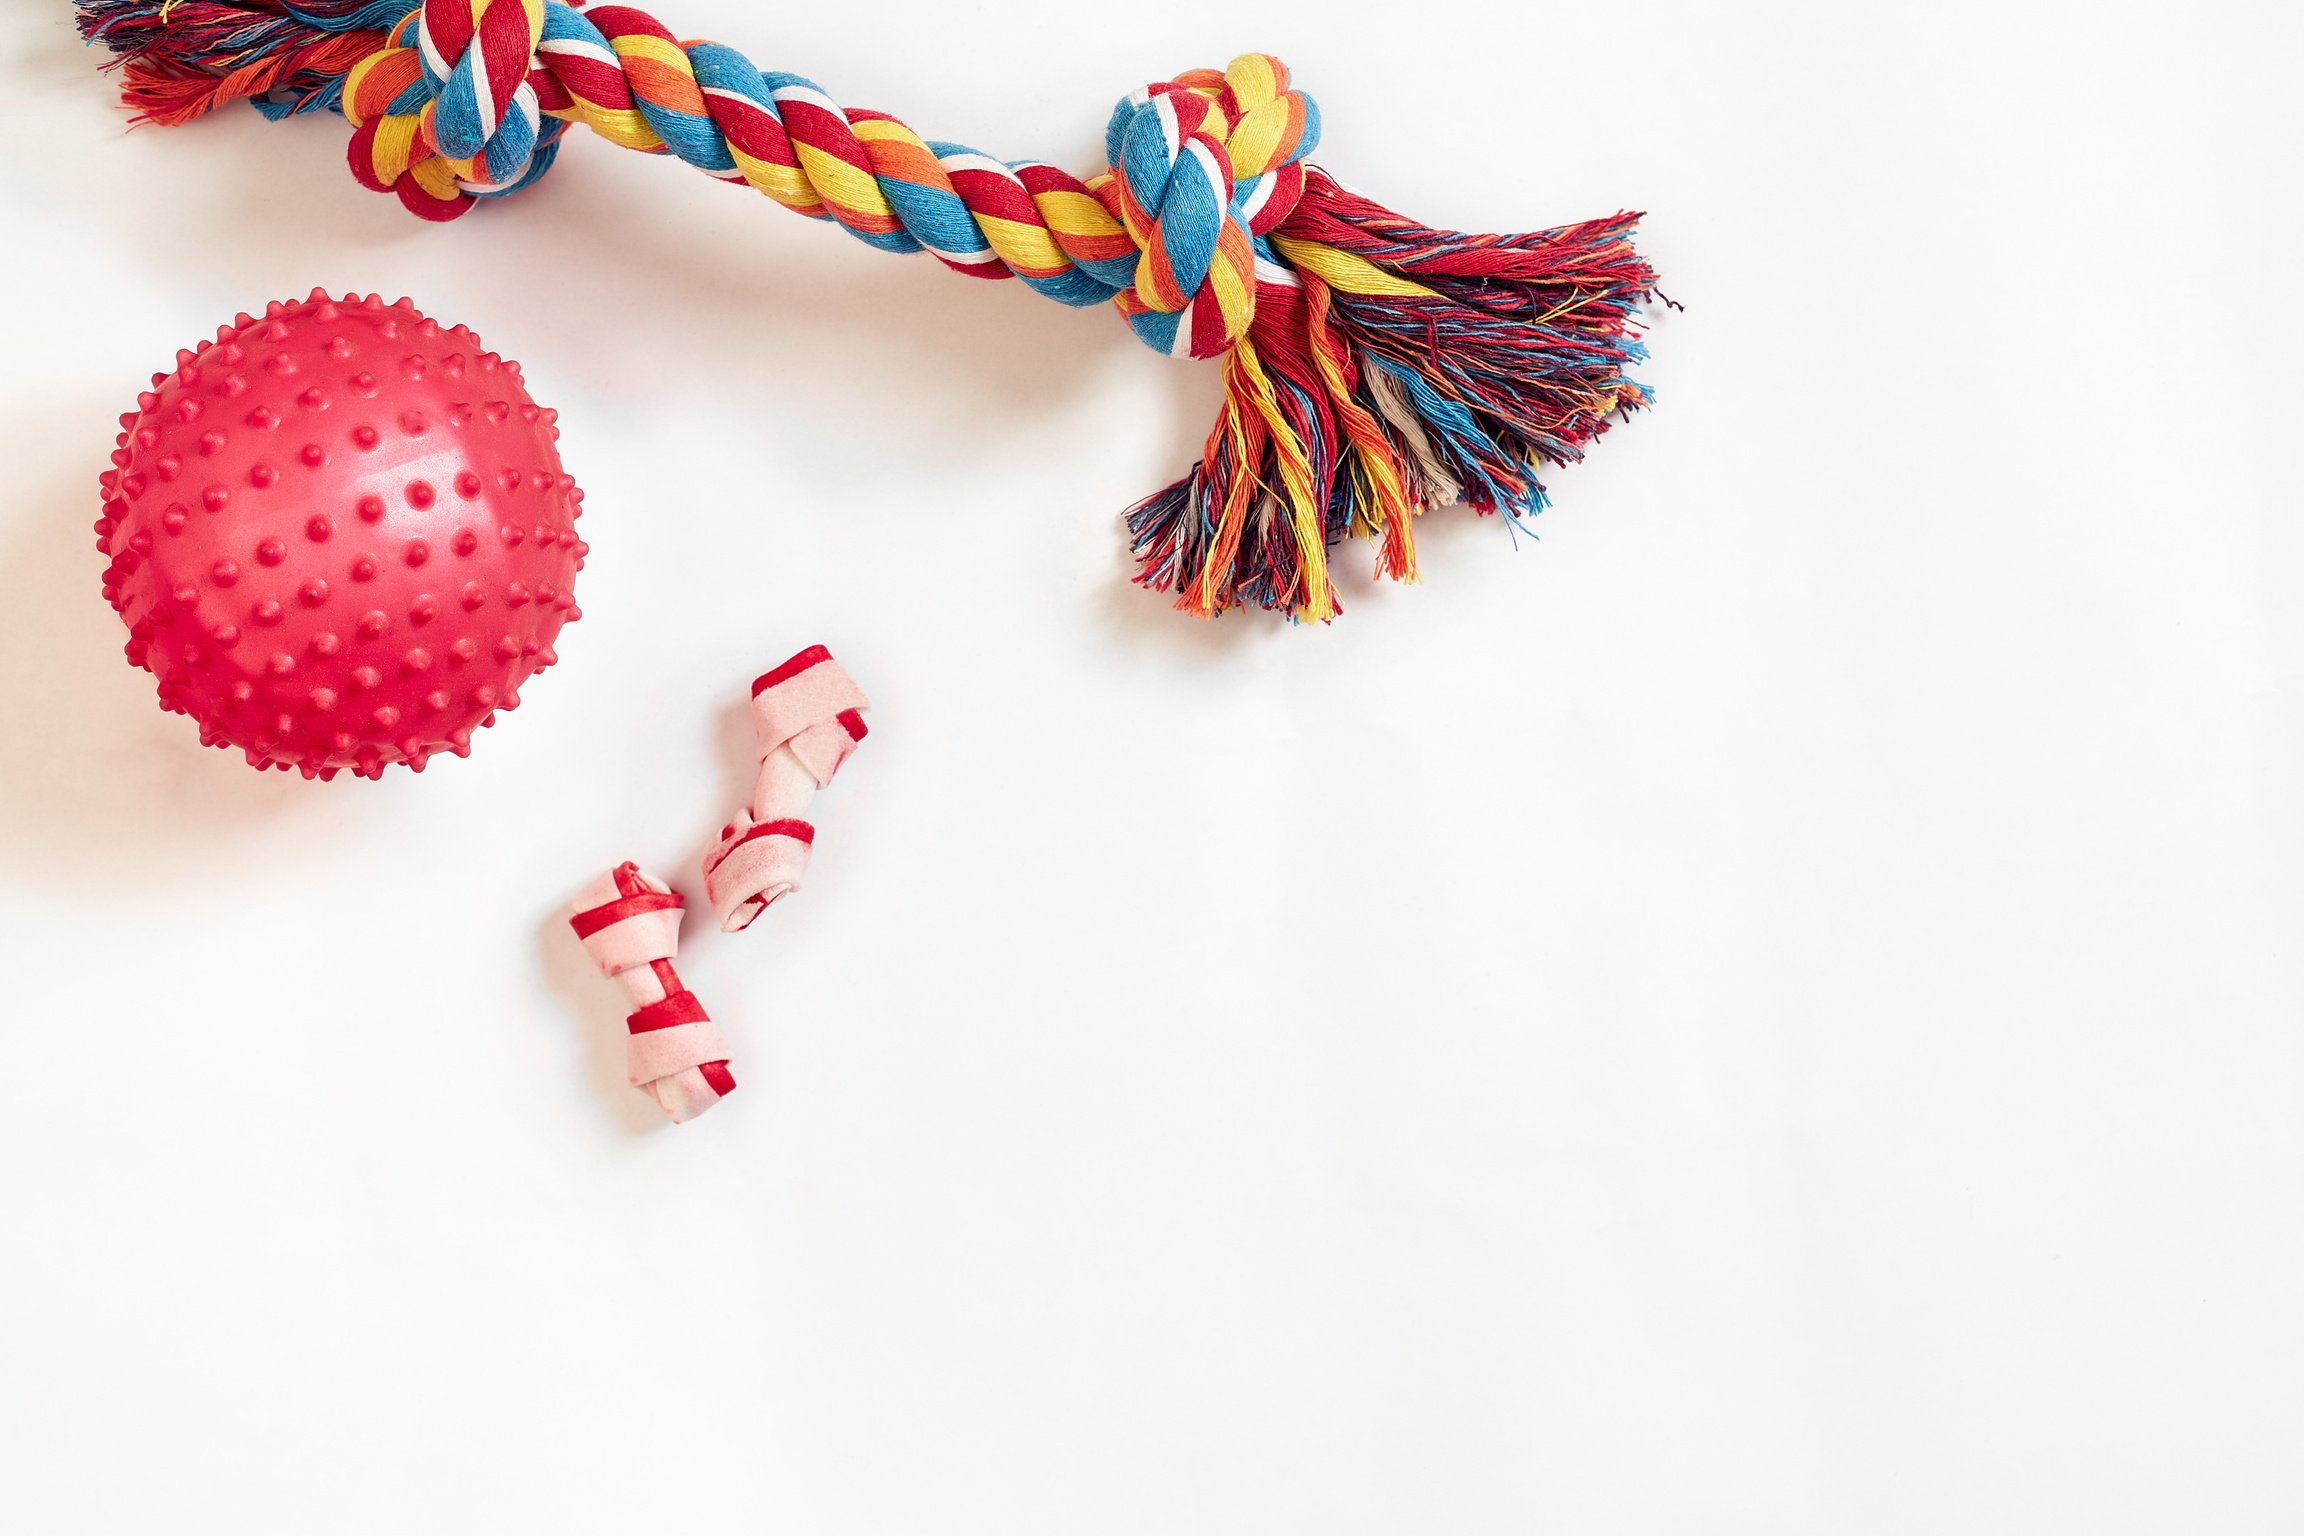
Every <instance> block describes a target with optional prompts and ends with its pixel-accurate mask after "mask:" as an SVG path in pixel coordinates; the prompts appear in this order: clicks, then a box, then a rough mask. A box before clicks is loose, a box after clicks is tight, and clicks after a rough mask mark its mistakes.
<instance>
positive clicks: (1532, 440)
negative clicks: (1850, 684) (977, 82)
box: [75, 0, 1655, 620]
mask: <svg viewBox="0 0 2304 1536" xmlns="http://www.w3.org/2000/svg"><path fill="white" fill-rule="evenodd" d="M75 3H76V4H77V5H78V8H79V14H80V24H81V28H82V30H83V32H85V33H86V34H87V36H88V37H90V38H91V39H100V40H102V41H103V42H104V43H105V44H106V45H107V46H109V47H110V48H111V49H112V50H113V51H114V52H115V53H117V54H119V55H120V56H121V57H122V58H124V59H125V60H126V61H127V64H128V67H127V72H126V80H125V84H124V94H125V96H126V98H127V100H128V101H129V102H130V103H131V104H132V105H134V106H136V107H138V108H139V109H140V111H141V115H142V116H143V117H144V118H146V119H148V120H152V121H156V122H163V123H180V122H184V121H186V120H188V119H190V118H193V117H196V116H198V115H199V114H201V113H202V112H205V111H207V110H209V109H210V108H212V107H215V106H218V105H220V104H222V103H224V102H226V101H231V100H236V99H241V98H249V99H253V100H254V101H255V103H256V105H257V106H258V107H259V109H261V110H262V111H264V112H265V113H266V114H267V115H268V116H272V117H282V116H286V115H289V114H291V113H296V112H303V111H308V110H311V109H313V108H320V107H325V108H332V109H335V110H339V111H341V112H343V114H344V115H345V117H346V118H347V119H348V120H350V122H351V123H352V124H353V127H354V133H353V139H352V148H351V158H352V169H353V173H354V174H355V175H356V176H357V177H359V179H360V180H361V181H362V182H363V183H365V184H366V185H368V186H370V187H373V188H376V189H377V190H379V191H385V190H388V191H392V192H396V193H398V194H399V197H400V200H401V201H402V202H403V203H405V204H406V205H407V206H408V207H409V208H410V209H412V210H414V211H415V212H417V213H419V214H421V215H422V216H424V217H426V218H431V219H449V218H454V217H456V216H457V215H459V214H462V213H463V212H465V211H466V210H467V209H468V208H469V207H470V206H471V203H472V201H473V200H474V199H476V198H491V197H503V196H507V195H509V194H510V193H513V192H517V191H519V190H520V189H521V188H523V187H526V186H528V185H530V184H532V183H534V182H535V181H536V180H537V179H538V178H539V177H541V176H542V175H543V174H544V173H545V171H547V170H548V169H550V167H551V165H552V160H553V156H554V155H555V153H556V152H557V150H558V148H559V141H560V137H561V135H562V134H563V133H564V132H565V130H566V127H567V125H568V124H569V123H572V122H575V123H583V124H586V125H587V126H589V127H591V128H592V129H593V130H594V131H596V132H598V133H599V134H601V135H602V136H603V137H605V138H608V139H610V140H612V141H614V142H616V143H618V144H622V145H625V146H627V147H629V148H633V149H640V150H646V151H649V152H651V153H657V154H671V155H675V156H677V157H678V158H680V159H682V160H685V161H687V162H688V163H689V164H691V165H693V166H696V167H697V168H698V169H700V170H702V171H704V172H706V173H707V174H709V175H712V176H715V177H718V178H720V179H721V180H724V181H732V182H738V183H741V184H745V185H749V186H751V187H754V188H756V189H757V190H759V191H761V192H765V193H766V194H768V195H769V196H770V197H773V198H775V199H776V200H777V201H778V202H780V203H782V204H783V205H784V206H785V207H787V208H790V209H792V210H794V211H795V212H798V213H804V214H807V215H808V216H810V217H812V218H825V219H832V220H834V221H836V222H838V223H839V224H841V225H842V226H843V227H845V228H846V229H847V230H848V231H849V232H850V233H851V234H853V235H855V236H856V237H857V238H858V239H860V240H862V241H864V242H865V243H866V244H867V245H873V246H877V247H879V248H880V249H882V250H890V251H919V250H926V251H928V252H930V253H931V254H933V255H935V256H936V257H937V258H938V259H939V260H941V261H943V262H944V263H945V264H946V265H947V266H950V267H951V268H952V269H953V270H955V271H958V272H963V273H966V274H968V275H970V276H974V277H1016V278H1021V279H1022V280H1023V281H1024V283H1025V284H1026V285H1028V286H1030V287H1032V288H1035V289H1037V290H1039V291H1040V292H1041V293H1043V294H1046V295H1047V296H1049V297H1050V298H1053V299H1055V300H1057V301H1058V302H1060V303H1065V304H1073V305H1086V304H1096V303H1102V302H1104V301H1106V300H1110V301H1111V302H1112V303H1113V304H1114V306H1115V307H1117V308H1118V309H1119V311H1120V312H1121V314H1122V315H1124V316H1125V317H1126V318H1127V320H1128V323H1129V324H1130V325H1131V326H1132V327H1133V328H1134V329H1135V332H1136V334H1137V335H1138V337H1140V338H1141V339H1142V340H1143V341H1144V342H1145V343H1146V344H1147V345H1150V346H1152V347H1154V348H1156V349H1157V350H1159V351H1162V352H1168V353H1173V354H1176V355H1178V356H1190V357H1203V358H1209V357H1221V358H1223V359H1224V367H1225V385H1226V401H1225V406H1224V409H1223V412H1222V413H1221V415H1220V416H1219V417H1218V419H1217V422H1216V426H1215V429H1214V430H1213V431H1212V432H1211V433H1210V435H1209V438H1208V443H1207V447H1206V450H1205V451H1204V452H1203V453H1202V455H1201V458H1200V462H1199V463H1198V464H1197V465H1196V466H1194V467H1193V469H1192V470H1191V472H1190V473H1189V474H1187V475H1186V476H1185V477H1184V478H1183V479H1181V480H1179V481H1177V482H1176V483H1175V484H1174V485H1172V486H1170V487H1169V488H1168V489H1167V490H1165V491H1162V492H1160V493H1159V494H1157V495H1155V496H1152V497H1150V498H1148V499H1147V500H1145V501H1143V502H1142V503H1140V504H1138V505H1137V506H1136V507H1135V508H1134V509H1133V510H1132V511H1131V513H1130V514H1129V519H1128V523H1129V528H1130V530H1131V532H1132V534H1133V542H1134V547H1135V550H1136V554H1137V556H1138V559H1139V571H1138V574H1137V578H1136V579H1137V580H1138V581H1139V582H1140V583H1142V584H1143V585H1145V586H1148V587H1153V588H1157V589H1160V590H1173V591H1175V592H1177V593H1178V598H1177V604H1176V606H1177V607H1179V608H1182V609H1184V610H1186V611H1187V612H1190V613H1194V614H1199V615H1203V616H1205V615H1210V614H1215V613H1219V612H1222V611H1223V610H1224V609H1226V608H1228V607H1230V606H1232V605H1234V604H1236V603H1255V604H1260V605H1262V606H1265V607H1269V608H1282V609H1286V610H1288V611H1289V612H1290V613H1291V614H1293V615H1294V616H1296V617H1298V618H1303V619H1320V620H1325V619H1328V618H1330V617H1332V616H1333V615H1334V614H1335V613H1336V612H1337V601H1336V594H1335V592H1334V590H1333V588H1332V586H1331V584H1330V580H1329V574H1328V564H1327V554H1326V551H1327V549H1328V547H1329V546H1330V545H1332V544H1334V543H1335V542H1337V541H1338V540H1339V539H1341V538H1343V537H1344V536H1346V535H1348V534H1349V535H1360V536H1366V537H1370V538H1373V539H1375V540H1376V541H1377V569H1378V571H1379V572H1380V573H1381V574H1383V575H1385V576H1389V577H1393V578H1396V579H1407V580H1412V579H1414V577H1415V575H1416V556H1415V548H1414V544H1413V539H1412V533H1411V524H1412V520H1413V518H1414V516H1415V515H1416V514H1417V513H1419V512H1421V511H1423V510H1424V509H1426V508H1428V507H1433V506H1444V505H1448V504H1450V503H1453V502H1456V501H1459V500H1461V501H1465V502H1468V503H1470V504H1471V506H1472V507H1473V508H1474V509H1475V510H1477V511H1480V512H1494V511H1499V510H1502V511H1506V512H1512V513H1520V512H1530V511H1534V510H1536V509H1538V508H1540V507H1541V506H1542V505H1543V499H1544V492H1543V487H1542V486H1541V485H1540V484H1539V483H1538V482H1537V480H1536V478H1535V474H1534V470H1535V467H1536V466H1537V465H1538V464H1540V463H1553V464H1559V463H1568V462H1572V461H1574V460H1575V459H1578V458H1580V457H1581V456H1582V454H1583V449H1584V445H1585V444H1586V443H1587V442H1589V441H1591V440H1592V439H1593V438H1595V437H1597V436H1599V434H1600V433H1601V432H1603V431H1605V430H1606V429H1607V427H1608V424H1609V421H1610V418H1611V417H1612V415H1613V414H1614V413H1615V412H1617V411H1619V410H1623V411H1630V410H1634V409H1637V408H1638V407H1640V406H1641V405H1644V404H1646V403H1647V400H1648V394H1647V391H1646V389H1645V388H1643V387H1642V386H1641V385H1639V384H1637V383H1635V382H1633V381H1632V380H1631V379H1630V378H1628V377H1627V376H1626V373H1625V369H1626V367H1627V366H1628V365H1629V364H1631V363H1633V362H1636V361H1637V360H1639V358H1640V357H1641V356H1642V355H1643V352H1642V349H1641V347H1640V344H1639V342H1638V341H1637V339H1636V338H1637V335H1638V332H1639V325H1638V323H1637V320H1636V318H1635V312H1636V311H1637V309H1638V308H1639V306H1640V304H1641V303H1642V301H1643V300H1645V299H1646V298H1647V297H1648V296H1649V294H1650V292H1651V290H1652V289H1653V288H1654V285H1655V274H1654V273H1653V272H1652V271H1651V270H1650V269H1649V267H1648V266H1647V264H1646V263H1645V262H1643V261H1642V260H1641V259H1640V258H1639V256H1638V255H1637V254H1636V253H1635V252H1634V250H1633V248H1632V243H1631V232H1632V229H1633V226H1634V225H1635V224H1636V222H1637V221H1638V218H1639V216H1638V215H1637V214H1626V213H1620V214H1617V215H1615V216H1614V217H1612V218H1605V219H1595V220H1590V221H1587V222H1584V223H1579V224H1568V225H1563V226H1561V227H1559V228H1557V229H1551V230H1546V231H1543V232H1540V233H1535V234H1521V235H1474V234H1457V233H1453V232H1450V231H1447V230H1438V229H1430V228H1427V227H1425V226H1423V225H1421V224H1417V223H1415V222H1413V221H1411V220H1408V219H1404V218H1401V217H1400V216H1399V215H1397V214H1394V213H1391V212H1388V211H1387V210H1385V209H1383V208H1381V207H1379V206H1377V205H1376V204H1375V203H1373V202H1370V201H1368V200H1367V199H1366V198H1363V197H1361V196H1359V195H1358V194H1357V193H1353V192H1348V191H1346V190H1345V189H1344V188H1343V187H1342V186H1341V185H1340V184H1339V183H1338V182H1336V181H1334V180H1333V179H1331V178H1330V177H1329V176H1327V175H1326V174H1325V173H1323V172H1321V171H1319V170H1317V169H1315V168H1313V167H1311V166H1310V165H1309V164H1307V162H1306V160H1305V156H1307V155H1308V154H1310V153H1311V151H1312V149H1313V146H1314V144H1315V143H1316V142H1317V141H1318V138H1319V128H1320V115H1319V112H1318V110H1317V109H1316V108H1315V107H1314V106H1313V104H1312V99H1311V98H1310V97H1309V96H1306V95H1304V94H1303V93H1302V92H1300V91H1297V90H1294V89H1292V88H1291V87H1290V84H1289V77H1288V71H1287V68H1286V67H1285V66H1284V65H1282V64H1281V63H1280V61H1279V60H1277V59H1275V58H1272V57H1270V56H1268V55H1265V54H1258V53H1251V54H1244V55H1242V56H1241V57H1240V58H1238V59H1235V60H1234V61H1233V62H1232V65H1231V67H1230V68H1228V69H1226V70H1224V71H1221V72H1219V71H1216V70H1208V69H1200V70H1193V71H1190V72H1188V73H1186V74H1183V75H1179V76H1178V77H1177V78H1176V79H1174V80H1171V81H1168V82H1166V83H1164V84H1159V85H1153V86H1149V87H1146V88H1145V89H1143V90H1141V91H1138V92H1136V93H1134V94H1132V95H1130V96H1128V97H1127V98H1126V99H1124V100H1123V101H1122V102H1121V103H1120V104H1119V107H1118V108H1117V109H1116V110H1115V111H1114V113H1113V115H1112V120H1111V124H1110V127H1109V129H1108V130H1107V132H1106V135H1105V157H1106V160H1107V161H1108V166H1109V168H1108V169H1107V170H1106V171H1104V172H1103V173H1101V174H1098V175H1096V176H1093V177H1091V178H1090V179H1088V180H1087V181H1085V182H1083V181H1081V180H1078V179H1077V178H1075V177H1073V176H1071V175H1069V174H1067V173H1066V172H1064V171H1060V170H1058V169H1056V168H1055V167H1053V166H1049V165H1044V164H1041V163H1039V162H1037V161H1029V160H1019V161H1005V162H1003V161H1000V160H996V159H994V158H992V157H991V156H988V155H985V154H981V153H979V152H978V151H975V150H972V149H968V148H966V147H964V146H962V145H958V144H945V143H937V142H933V141H929V140H923V139H922V138H920V137H919V136H918V135H917V134H915V133H914V132H913V131H912V130H911V129H910V128H907V127H906V126H905V125H904V124H903V123H901V122H899V121H897V120H896V119H895V118H892V117H889V116H887V115H886V114H885V113H880V112H865V111H854V110H849V109H845V108H842V107H841V106H839V105H838V104H836V103H835V102H834V101H833V100H832V99H831V97H830V96H828V95H826V94H825V92H824V91H823V90H822V89H820V88H819V87H817V86H816V85H814V84H812V83H811V82H809V81H807V80H804V79H802V78H800V77H799V76H797V75H788V74H780V73H775V72H764V71H762V70H759V69H757V68H755V67H754V66H753V64H752V63H751V62H750V61H749V60H747V59H746V58H745V57H744V56H743V55H742V54H740V53H738V52H736V51H735V50H734V49H732V48H728V47H725V46H723V45H721V44H718V43H709V42H688V43H682V42H680V41H678V40H676V39H675V38H674V36H673V34H672V33H671V32H670V31H668V30H667V29H666V28H665V27H664V26H662V25H661V24H660V23H658V22H657V21H656V20H654V19H653V18H652V17H650V16H648V15H647V14H646V13H644V12H641V11H638V10H633V9H630V8H628V7H624V6H602V7H599V8H597V9H594V10H591V11H588V12H582V13H580V12H578V11H577V10H575V9H572V8H571V7H569V6H567V5H562V4H556V3H547V0H425V3H424V4H422V5H421V6H420V7H412V6H411V5H410V4H409V3H408V0H303V3H302V4H294V3H291V0H236V3H233V4H218V3H212V0H75Z"/></svg>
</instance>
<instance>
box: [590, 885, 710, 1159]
mask: <svg viewBox="0 0 2304 1536" xmlns="http://www.w3.org/2000/svg"><path fill="white" fill-rule="evenodd" d="M680 907H681V902H680V893H679V892H677V891H675V890H673V889H672V888H671V887H670V886H668V885H666V884H665V883H664V882H663V881H661V880H657V879H655V878H653V877H651V876H648V875H644V874H642V873H641V872H640V867H639V866H638V865H637V864H633V863H631V862H630V861H626V862H625V863H622V864H619V865H617V866H616V867H615V868H614V869H612V870H610V871H609V872H608V873H607V874H605V875H602V876H601V877H600V878H599V879H597V880H595V881H593V882H592V883H591V884H590V885H587V886H585V887H584V889H583V890H581V891H579V892H577V893H576V899H575V900H574V901H573V902H571V903H570V904H569V910H570V916H569V918H568V926H569V927H570V928H572V929H574V930H575V932H576V937H577V939H578V941H580V942H581V943H582V944H583V946H584V953H586V954H587V955H590V956H591V957H592V963H593V964H594V965H597V966H598V967H599V968H600V974H601V975H603V976H607V977H611V978H613V979H614V980H615V981H616V982H618V983H619V984H620V985H622V987H623V988H624V992H625V995H626V996H627V997H629V998H630V999H631V1001H632V1005H633V1007H632V1012H631V1014H630V1015H629V1016H628V1017H627V1018H626V1019H625V1021H624V1023H625V1027H626V1028H627V1029H628V1030H629V1031H630V1032H631V1038H630V1039H629V1040H628V1041H627V1043H626V1045H625V1048H624V1075H625V1077H626V1078H627V1079H628V1080H629V1081H630V1082H631V1084H632V1086H633V1087H635V1088H637V1089H639V1090H640V1091H641V1092H642V1093H645V1094H647V1095H648V1097H650V1098H652V1099H654V1100H655V1101H656V1103H657V1105H658V1106H659V1107H660V1108H662V1109H663V1111H664V1113H666V1114H667V1115H670V1116H671V1117H672V1118H673V1120H674V1121H675V1122H678V1121H682V1120H693V1119H695V1118H696V1117H697V1116H698V1115H700V1114H702V1113H704V1111H706V1110H708V1109H710V1108H711V1107H712V1106H713V1105H715V1104H717V1103H719V1102H720V1101H721V1100H722V1099H724V1098H726V1097H728V1095H730V1094H731V1093H734V1092H735V1091H736V1079H735V1077H734V1076H733V1075H732V1074H731V1073H730V1072H729V1070H728V1042H727V1041H725V1040H723V1039H722V1038H721V1037H720V1031H719V1029H718V1028H717V1027H716V1026H715V1025H714V1024H713V1023H712V1019H711V1016H710V1015H708V1014H706V1013H705V1011H704V1005H703V1004H702V1003H700V1002H698V1001H697V1000H696V994H695V993H693V992H690V991H689V990H688V989H687V988H686V987H684V986H682V985H681V984H680V975H679V973H678V972H677V971H675V970H673V969H672V957H673V955H674V953H675V952H676V951H678V949H679V948H680Z"/></svg>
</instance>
